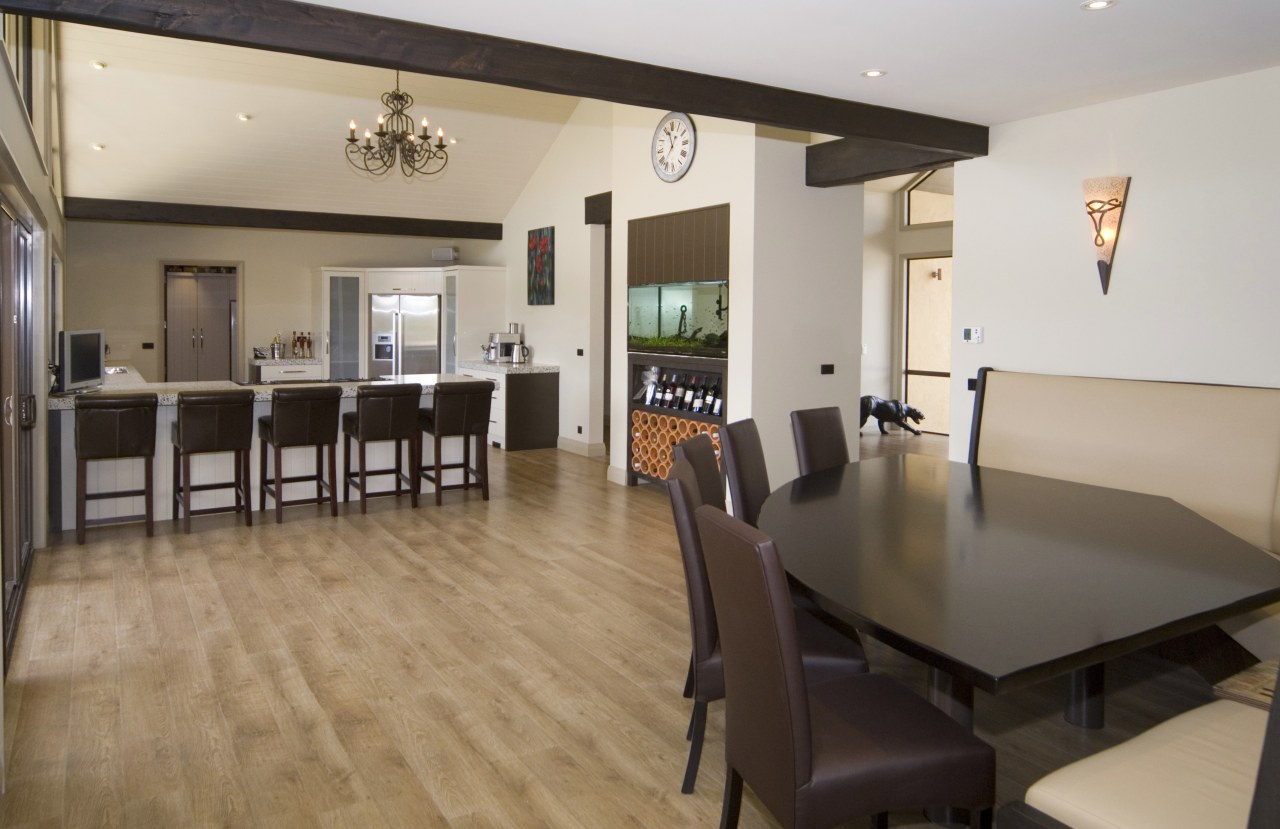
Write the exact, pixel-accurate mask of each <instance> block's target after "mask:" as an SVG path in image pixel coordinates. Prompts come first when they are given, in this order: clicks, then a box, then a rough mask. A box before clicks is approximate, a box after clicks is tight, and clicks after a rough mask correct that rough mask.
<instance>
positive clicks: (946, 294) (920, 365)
mask: <svg viewBox="0 0 1280 829" xmlns="http://www.w3.org/2000/svg"><path fill="white" fill-rule="evenodd" d="M906 271H907V272H906V288H905V291H904V296H905V303H904V304H905V308H906V313H905V320H904V334H905V336H904V337H903V354H902V366H903V371H902V375H903V376H902V399H903V401H904V402H906V403H908V404H910V405H911V406H914V407H915V408H917V409H919V410H920V411H922V412H924V414H925V420H924V422H923V423H922V424H921V425H920V429H921V430H922V431H925V432H932V433H933V434H938V435H945V434H947V433H948V431H949V427H948V423H949V422H950V419H951V257H950V256H931V257H928V258H922V259H907V268H906Z"/></svg>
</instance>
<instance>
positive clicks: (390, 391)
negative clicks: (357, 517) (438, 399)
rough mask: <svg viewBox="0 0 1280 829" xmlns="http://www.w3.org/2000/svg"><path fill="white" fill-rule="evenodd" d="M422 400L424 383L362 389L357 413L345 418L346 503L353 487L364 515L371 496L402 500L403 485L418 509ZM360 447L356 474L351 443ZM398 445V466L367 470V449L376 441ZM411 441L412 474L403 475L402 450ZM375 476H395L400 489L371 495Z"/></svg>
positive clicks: (357, 402) (357, 392) (357, 400)
mask: <svg viewBox="0 0 1280 829" xmlns="http://www.w3.org/2000/svg"><path fill="white" fill-rule="evenodd" d="M421 400H422V384H421V383H397V384H395V385H384V386H358V387H357V388H356V410H355V411H354V412H344V413H343V415H342V436H343V437H342V464H343V469H344V470H345V473H344V474H343V476H342V500H343V501H350V500H351V487H353V486H354V487H355V488H356V490H357V491H359V493H360V513H361V514H362V515H363V514H364V513H365V512H366V511H367V509H368V499H369V496H370V495H390V494H391V493H393V492H394V493H395V494H396V497H397V498H398V497H400V492H401V490H400V482H401V481H403V482H405V483H407V484H408V485H409V503H410V504H412V505H413V506H414V507H416V506H418V487H419V484H418V463H419V461H418V451H419V450H418V446H419V443H420V441H421V438H422V433H421V432H420V431H419V430H418V405H419V403H420V402H421ZM352 440H355V442H356V443H357V444H359V447H360V448H359V450H358V451H359V466H360V469H359V473H358V474H357V473H355V472H353V471H352V466H351V441H352ZM386 440H394V441H395V442H396V462H395V466H394V467H391V468H389V469H366V468H365V467H366V464H365V445H366V444H368V443H370V442H372V441H386ZM406 440H407V441H409V474H408V475H405V474H404V473H403V467H402V465H401V457H400V448H401V444H403V442H404V441H406ZM372 475H394V476H395V479H396V488H395V489H388V490H383V491H381V492H369V489H368V478H369V477H370V476H372Z"/></svg>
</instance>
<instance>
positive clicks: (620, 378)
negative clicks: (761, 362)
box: [609, 106, 803, 482]
mask: <svg viewBox="0 0 1280 829" xmlns="http://www.w3.org/2000/svg"><path fill="white" fill-rule="evenodd" d="M664 114H665V113H664V112H663V111H661V110H656V109H641V108H638V107H627V106H615V107H614V108H613V176H612V178H613V283H614V291H613V296H612V305H613V317H612V320H611V331H612V337H613V349H612V362H613V371H612V377H613V388H612V398H613V399H612V400H611V401H610V406H611V408H610V412H611V420H612V422H613V423H614V424H615V426H614V428H613V430H612V433H611V434H610V441H611V445H610V459H609V478H610V480H613V481H615V482H621V481H623V480H624V479H625V476H626V469H625V465H626V457H627V445H626V441H627V437H628V430H627V429H626V428H625V424H627V423H628V419H627V402H628V399H629V397H630V395H629V393H628V390H627V384H628V382H629V378H628V376H627V344H626V343H627V340H626V336H627V292H626V283H627V222H629V221H631V220H632V219H638V218H643V217H645V216H655V215H660V214H663V213H674V212H677V211H680V210H692V209H694V208H699V207H708V206H711V205H717V204H728V205H729V271H730V276H729V304H730V308H731V310H730V312H729V313H730V317H729V319H730V322H729V370H728V376H727V378H726V383H727V386H728V395H727V397H726V398H725V413H726V415H727V416H728V417H729V419H730V420H737V419H739V418H743V417H749V416H750V412H751V408H750V407H751V399H752V393H751V388H752V372H751V359H752V319H753V311H752V291H753V274H754V265H753V262H754V259H755V243H754V240H753V236H754V229H755V178H754V176H753V175H752V173H751V171H752V169H753V167H754V163H755V162H754V158H755V127H754V126H753V125H751V124H743V123H739V122H737V121H725V120H722V119H719V118H710V117H705V116H700V115H697V114H696V113H695V114H693V121H694V125H695V127H696V128H697V131H698V145H697V151H696V154H695V156H694V161H693V166H692V167H690V168H689V172H688V173H686V174H685V176H684V178H682V179H680V181H678V182H675V183H671V184H669V183H667V182H664V181H662V180H661V179H659V178H658V177H657V175H655V174H654V172H653V164H652V162H651V161H650V158H649V151H650V146H651V142H652V140H653V131H654V129H655V128H656V127H657V125H658V122H659V120H661V118H662V116H663V115H664ZM802 180H803V179H802Z"/></svg>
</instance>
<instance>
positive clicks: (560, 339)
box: [502, 100, 626, 454]
mask: <svg viewBox="0 0 1280 829" xmlns="http://www.w3.org/2000/svg"><path fill="white" fill-rule="evenodd" d="M612 117H613V115H612V106H611V105H610V104H607V103H603V102H600V101H590V100H584V101H582V102H581V103H580V104H579V105H578V108H577V109H576V110H575V111H574V113H573V115H572V117H570V118H569V120H568V122H566V124H565V126H564V128H563V129H562V130H561V131H560V135H559V136H558V137H557V139H556V141H555V143H554V144H553V145H552V147H551V150H550V152H548V153H547V155H546V157H544V158H543V160H542V163H541V164H539V165H538V169H537V171H536V172H535V173H534V174H533V177H532V178H530V179H529V182H528V184H527V185H526V186H525V188H524V191H523V192H522V193H521V194H520V197H519V198H518V199H517V200H516V203H515V204H514V205H513V206H512V208H511V210H510V212H508V213H507V216H506V218H505V219H504V221H503V234H502V235H503V242H502V258H503V261H505V263H506V265H507V312H508V313H507V316H508V318H509V319H508V321H509V322H518V323H520V324H521V325H523V326H524V335H525V343H526V344H527V345H528V346H529V349H530V351H531V357H532V359H533V361H534V362H535V363H553V364H555V365H558V366H560V443H561V445H562V446H564V447H565V448H570V449H573V450H575V451H579V452H582V453H591V454H595V453H602V452H603V449H604V418H603V416H602V415H603V407H602V406H601V405H600V395H601V393H602V392H601V390H602V389H603V386H604V383H603V378H604V334H603V325H602V324H603V321H604V293H603V292H604V273H603V268H602V266H603V253H602V252H603V233H602V229H600V228H596V229H595V230H593V229H592V227H591V226H590V225H587V224H585V214H584V201H583V200H584V199H585V198H586V197H588V196H594V195H596V194H598V193H603V192H607V191H608V190H609V189H610V163H611V162H610V158H611V153H610V146H611V142H612V138H611V122H612ZM543 227H554V228H555V246H556V247H555V281H556V285H555V304H554V305H529V294H528V284H527V278H528V263H527V255H526V251H527V245H528V241H529V231H530V230H536V229H538V228H543ZM593 233H594V234H598V235H599V237H600V238H599V239H595V240H594V241H593ZM593 245H594V246H596V247H598V248H599V250H597V251H596V258H595V260H594V264H593V258H592V251H593ZM616 273H617V272H616V271H615V275H616ZM622 273H623V276H622V279H623V282H624V283H625V280H626V272H625V271H623V272H622ZM615 283H616V278H615ZM624 293H625V292H624ZM593 320H594V322H595V325H594V327H593ZM578 349H581V350H582V356H578ZM592 399H595V400H596V405H595V407H594V409H593V408H592V406H591V401H592ZM579 427H581V429H582V432H581V434H579V432H578V429H579Z"/></svg>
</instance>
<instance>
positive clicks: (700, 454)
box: [671, 432, 725, 510]
mask: <svg viewBox="0 0 1280 829" xmlns="http://www.w3.org/2000/svg"><path fill="white" fill-rule="evenodd" d="M671 453H672V455H673V456H674V457H675V458H684V459H685V460H687V461H688V462H689V465H690V466H692V467H693V471H694V472H695V473H696V474H697V476H698V491H699V492H700V493H701V495H702V503H704V504H710V505H711V506H713V507H715V508H716V509H721V510H722V509H724V508H725V504H724V477H723V476H722V475H721V473H720V461H719V460H718V459H717V458H716V445H715V444H714V443H712V442H711V436H710V435H708V434H706V433H705V432H704V433H703V434H700V435H694V436H693V437H691V438H689V439H688V440H685V441H683V442H681V443H678V444H676V446H675V447H674V448H673V449H672V452H671Z"/></svg>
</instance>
